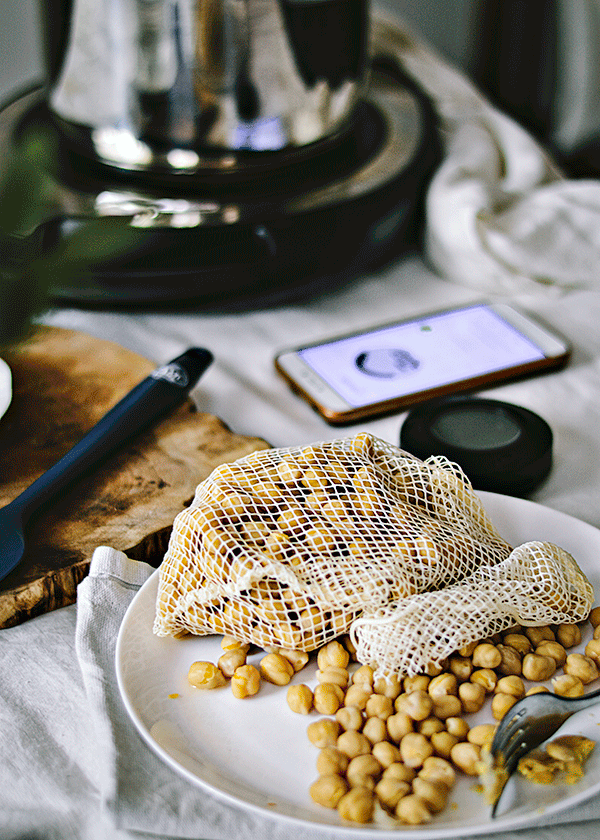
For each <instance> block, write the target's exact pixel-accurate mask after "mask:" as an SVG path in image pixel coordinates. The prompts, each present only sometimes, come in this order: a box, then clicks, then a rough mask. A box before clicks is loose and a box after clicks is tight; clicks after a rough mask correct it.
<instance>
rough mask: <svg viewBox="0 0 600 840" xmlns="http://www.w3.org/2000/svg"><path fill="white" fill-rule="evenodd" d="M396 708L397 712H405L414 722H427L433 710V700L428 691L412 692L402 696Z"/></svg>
mask: <svg viewBox="0 0 600 840" xmlns="http://www.w3.org/2000/svg"><path fill="white" fill-rule="evenodd" d="M394 706H395V709H396V711H397V712H405V713H406V714H407V715H408V716H409V717H411V718H412V719H413V720H425V718H426V717H429V715H430V714H431V711H432V709H433V698H432V696H431V695H430V694H428V693H427V692H426V691H421V690H416V691H411V692H410V694H400V695H399V696H398V697H397V698H396V701H395V703H394Z"/></svg>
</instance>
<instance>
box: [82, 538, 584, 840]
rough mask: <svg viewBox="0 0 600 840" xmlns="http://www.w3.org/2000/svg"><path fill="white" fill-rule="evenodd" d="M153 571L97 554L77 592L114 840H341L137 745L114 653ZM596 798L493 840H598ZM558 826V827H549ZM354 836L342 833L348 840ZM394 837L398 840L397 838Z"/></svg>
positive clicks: (107, 551)
mask: <svg viewBox="0 0 600 840" xmlns="http://www.w3.org/2000/svg"><path fill="white" fill-rule="evenodd" d="M153 571H154V570H153V568H152V567H151V566H148V565H146V564H145V563H140V562H137V561H134V560H130V559H129V558H128V557H127V556H126V555H125V554H123V553H122V552H120V551H115V550H114V549H111V548H107V547H101V548H98V549H97V550H96V551H95V553H94V556H93V558H92V562H91V568H90V573H89V576H88V577H86V578H85V579H84V580H83V582H82V583H81V584H80V585H79V588H78V592H77V625H76V651H77V657H78V660H79V664H80V666H81V671H82V675H83V683H84V688H85V692H86V695H87V701H88V707H89V711H90V715H91V718H92V720H93V725H94V732H93V738H94V739H95V743H93V744H91V745H90V747H91V749H92V751H93V753H94V755H95V756H96V765H95V766H96V772H97V779H96V784H97V787H98V790H99V791H100V795H101V801H102V806H103V808H104V809H105V814H106V815H107V816H108V817H109V818H110V819H111V820H112V821H113V823H114V826H115V832H118V834H117V833H116V834H115V837H117V836H118V838H119V840H120V839H121V838H122V837H123V834H122V833H121V832H122V831H126V832H128V833H129V832H131V833H132V836H140V834H141V835H143V836H146V835H151V836H155V837H161V838H194V840H238V838H239V839H240V840H241V838H244V840H299V838H300V837H302V840H334V838H337V840H341V835H340V834H339V833H334V832H331V831H329V830H328V829H326V828H325V827H323V830H321V829H312V828H310V827H309V826H305V825H302V828H301V829H300V828H298V826H297V825H296V826H295V825H293V824H289V823H284V822H282V821H279V820H277V818H273V817H271V816H269V815H265V816H264V817H261V815H260V814H257V813H253V812H252V811H250V810H247V809H244V808H243V807H240V808H239V809H237V808H235V807H232V806H230V805H228V804H226V803H224V802H222V801H221V800H218V799H217V798H216V797H213V796H211V794H210V793H208V792H206V791H205V790H202V789H200V788H197V787H195V786H193V785H192V784H191V783H189V782H188V781H187V780H185V779H184V778H183V777H179V775H178V774H177V773H176V772H175V771H173V770H172V769H171V768H170V767H168V766H167V765H166V764H164V763H163V762H162V761H161V760H160V759H159V758H158V757H157V756H155V755H154V753H153V752H152V751H151V750H150V749H149V747H148V746H147V745H146V744H145V743H144V742H143V741H142V739H141V738H140V737H139V735H138V733H137V731H136V729H135V727H134V725H133V723H131V721H130V720H129V718H128V716H127V713H126V710H125V707H124V705H123V703H122V701H121V697H120V693H119V689H118V685H117V679H116V673H115V647H116V640H117V635H118V631H119V627H120V624H121V621H122V619H123V616H124V614H125V612H126V610H127V607H128V606H129V604H130V603H131V601H132V600H133V598H134V596H135V595H136V593H137V592H138V590H139V589H140V587H141V586H142V584H143V583H144V582H145V581H146V580H147V579H148V577H149V576H150V575H151V574H152V572H153ZM599 819H600V796H596V797H593V798H591V799H589V800H587V801H586V802H584V803H582V804H580V805H578V806H576V807H574V808H571V809H569V810H567V811H564V812H562V813H561V814H559V815H558V816H556V815H555V816H553V817H550V818H546V819H545V820H544V819H541V820H540V821H539V822H538V823H536V825H535V827H534V828H530V829H524V830H521V831H518V832H504V833H502V832H501V833H498V834H497V835H496V836H497V837H498V840H559V838H560V840H562V838H563V837H565V836H566V835H565V833H564V824H565V823H569V828H568V836H569V840H589V838H590V837H593V836H597V834H598V827H599V824H598V820H599ZM557 822H560V823H563V826H562V828H561V826H559V825H557ZM355 831H356V829H355V828H352V829H351V830H350V829H349V834H351V833H352V834H353V833H355ZM399 836H400V835H399Z"/></svg>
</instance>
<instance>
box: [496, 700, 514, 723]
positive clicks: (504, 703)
mask: <svg viewBox="0 0 600 840" xmlns="http://www.w3.org/2000/svg"><path fill="white" fill-rule="evenodd" d="M516 702H517V698H516V697H515V696H514V695H512V694H494V696H493V697H492V717H493V718H494V720H502V718H503V717H504V715H505V714H506V713H507V712H508V710H509V709H512V707H513V706H514V705H515V703H516Z"/></svg>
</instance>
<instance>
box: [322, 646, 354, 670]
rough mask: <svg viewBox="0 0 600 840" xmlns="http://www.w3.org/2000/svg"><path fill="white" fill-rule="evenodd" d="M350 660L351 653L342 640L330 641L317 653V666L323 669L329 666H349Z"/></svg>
mask: <svg viewBox="0 0 600 840" xmlns="http://www.w3.org/2000/svg"><path fill="white" fill-rule="evenodd" d="M349 662H350V654H349V653H348V651H347V650H346V648H345V647H344V646H343V645H342V644H340V642H338V641H336V640H335V639H334V641H332V642H329V643H328V644H326V645H325V646H324V647H322V648H320V650H319V652H318V653H317V666H318V667H319V669H320V670H321V671H324V670H325V668H327V667H329V666H332V665H333V666H334V667H336V668H347V667H348V663H349Z"/></svg>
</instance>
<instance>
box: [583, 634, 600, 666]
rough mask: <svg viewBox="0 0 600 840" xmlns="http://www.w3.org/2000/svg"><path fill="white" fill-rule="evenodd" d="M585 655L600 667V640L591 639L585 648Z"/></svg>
mask: <svg viewBox="0 0 600 840" xmlns="http://www.w3.org/2000/svg"><path fill="white" fill-rule="evenodd" d="M599 626H600V625H599ZM585 655H586V656H589V658H590V659H593V660H594V662H595V663H596V666H598V665H600V639H590V641H589V642H588V643H587V645H586V646H585Z"/></svg>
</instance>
